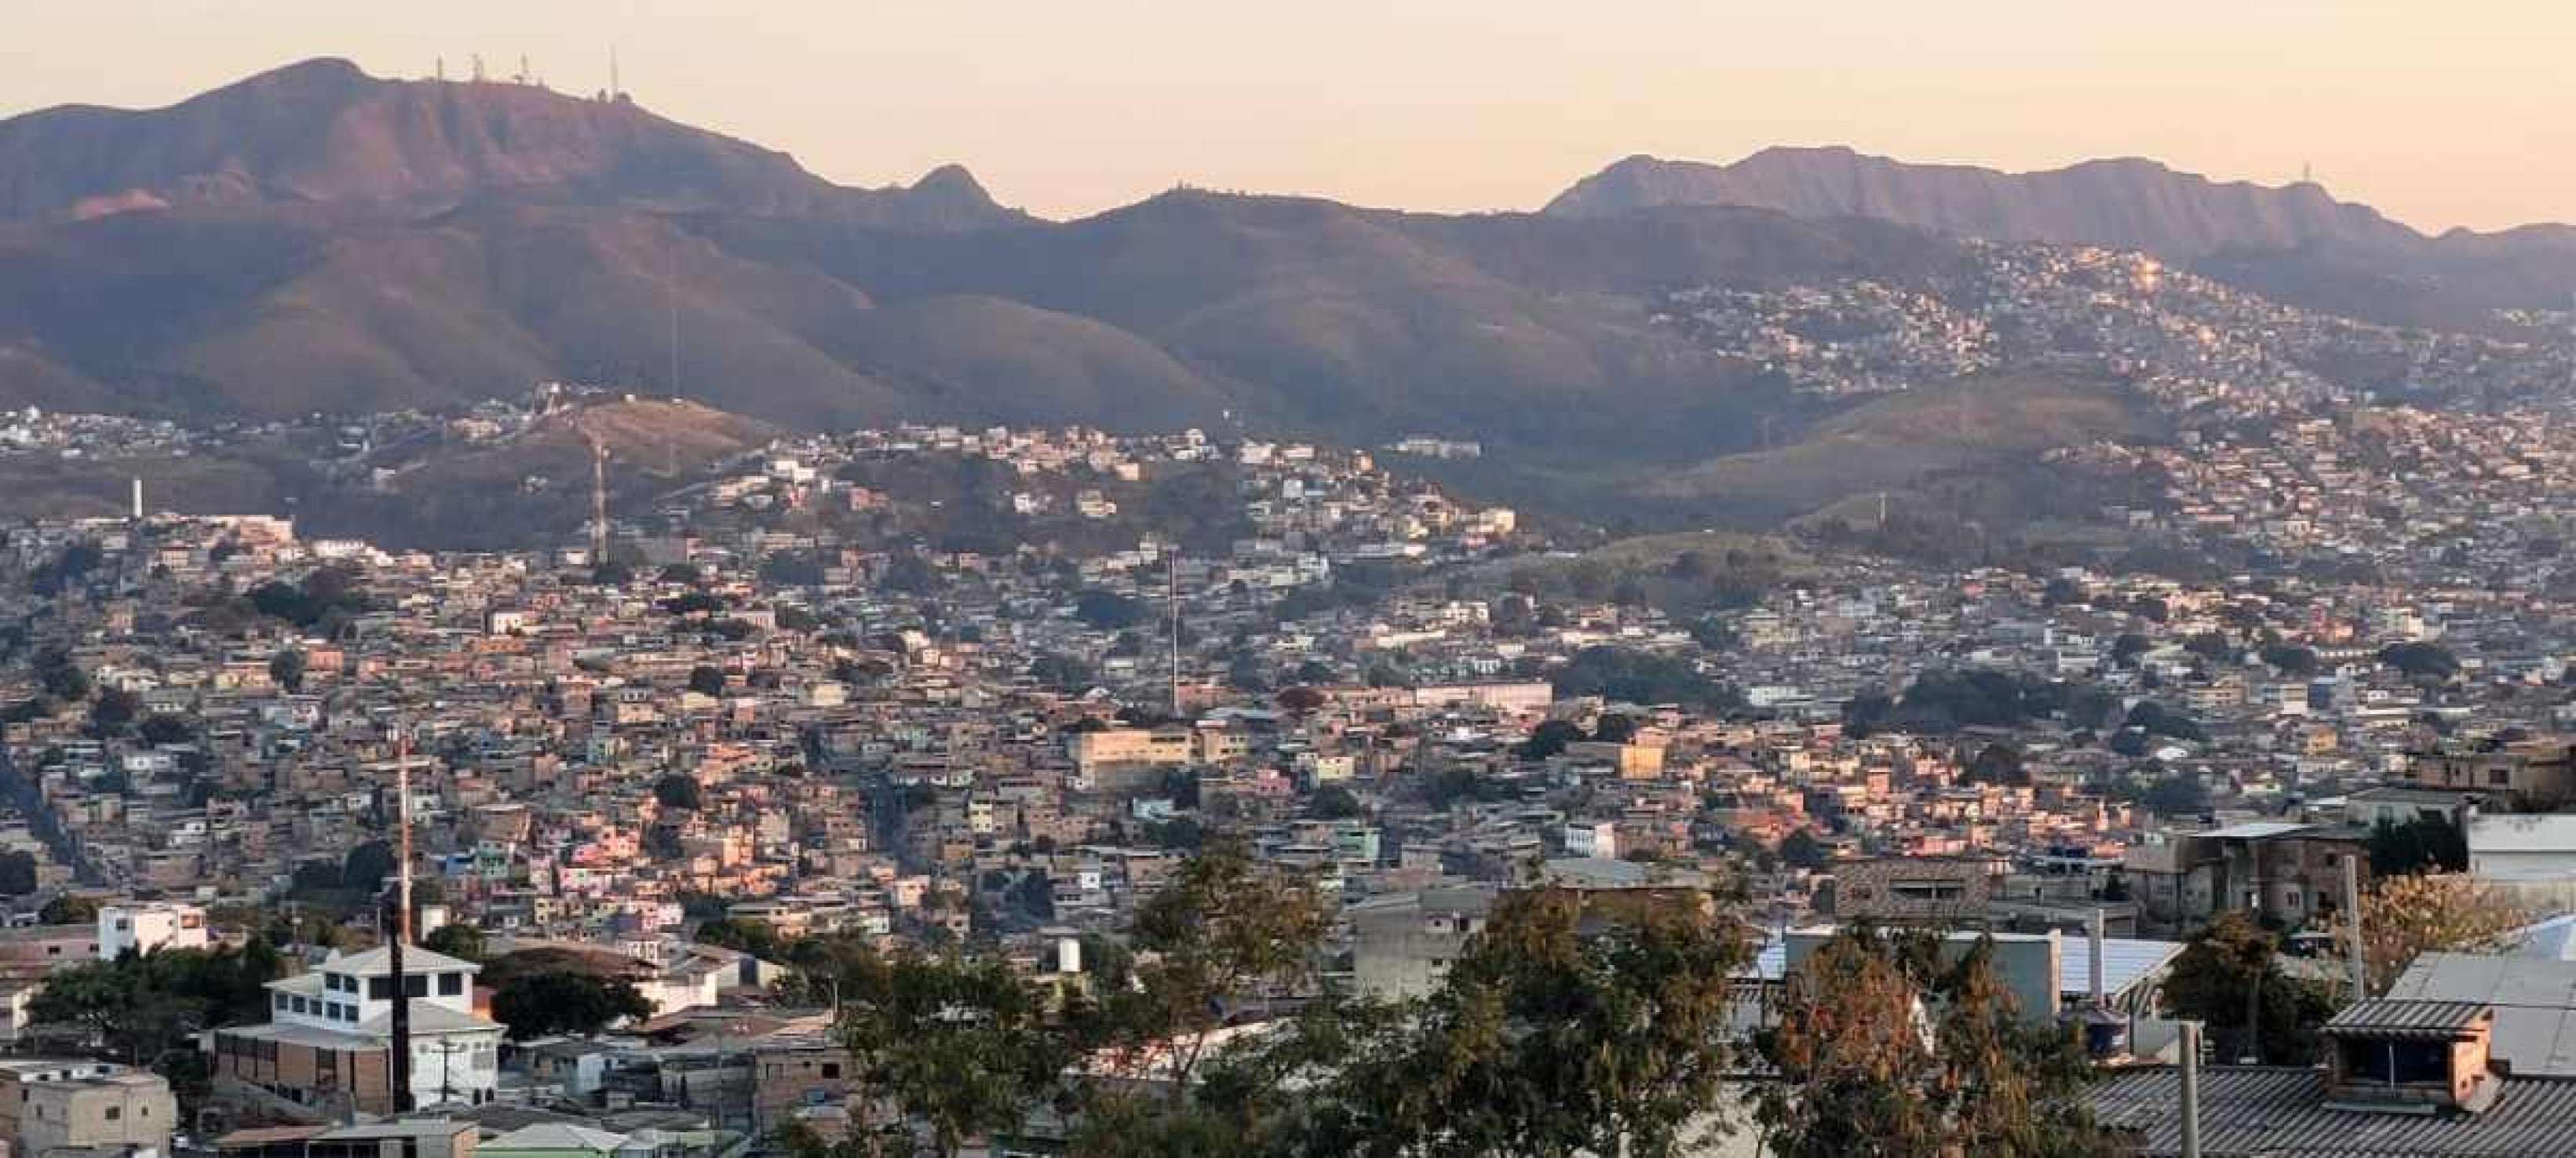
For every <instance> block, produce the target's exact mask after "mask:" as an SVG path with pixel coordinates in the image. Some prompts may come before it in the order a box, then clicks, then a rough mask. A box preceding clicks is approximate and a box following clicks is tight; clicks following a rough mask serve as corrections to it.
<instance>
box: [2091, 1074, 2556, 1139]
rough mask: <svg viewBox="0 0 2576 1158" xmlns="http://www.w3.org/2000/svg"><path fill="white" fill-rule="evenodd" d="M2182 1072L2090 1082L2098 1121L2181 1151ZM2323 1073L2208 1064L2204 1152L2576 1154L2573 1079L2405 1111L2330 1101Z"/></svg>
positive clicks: (2516, 1083)
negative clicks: (2336, 1105)
mask: <svg viewBox="0 0 2576 1158" xmlns="http://www.w3.org/2000/svg"><path fill="white" fill-rule="evenodd" d="M2181 1084H2182V1079H2181V1076H2180V1075H2179V1074H2178V1073H2176V1072H2175V1071H2174V1070H2173V1069H2171V1068H2170V1067H2157V1068H2151V1069H2135V1070H2128V1071H2124V1072H2122V1073H2118V1074H2115V1075H2112V1076H2111V1077H2108V1078H2105V1079H2103V1081H2102V1082H2101V1083H2100V1084H2099V1085H2096V1086H2094V1087H2093V1094H2092V1100H2093V1112H2094V1114H2095V1115H2096V1116H2097V1117H2098V1118H2099V1119H2100V1120H2101V1122H2102V1124H2103V1125H2105V1126H2109V1127H2112V1128H2115V1129H2118V1130H2121V1131H2123V1132H2125V1133H2127V1134H2129V1135H2130V1136H2131V1137H2133V1138H2135V1139H2136V1140H2137V1145H2138V1151H2139V1153H2141V1154H2150V1155H2166V1154H2179V1153H2181V1152H2182V1119H2181V1111H2180V1110H2179V1108H2178V1107H2179V1106H2180V1105H2181V1102H2180V1098H2181V1092H2182V1091H2181ZM2325 1084H2326V1079H2325V1071H2323V1070H2312V1069H2275V1068H2265V1067H2259V1066H2212V1067H2209V1068H2207V1069H2204V1070H2203V1071H2202V1072H2201V1082H2200V1123H2201V1153H2202V1154H2203V1155H2205V1156H2206V1158H2287V1156H2292V1155H2296V1156H2299V1158H2324V1156H2326V1155H2356V1156H2357V1155H2368V1156H2370V1158H2394V1156H2396V1155H2410V1156H2418V1158H2454V1156H2457V1158H2472V1156H2474V1158H2502V1156H2504V1155H2541V1154H2567V1153H2570V1152H2576V1082H2567V1081H2553V1080H2549V1079H2531V1078H2508V1079H2504V1081H2503V1084H2502V1087H2501V1089H2500V1091H2499V1092H2498V1094H2497V1097H2496V1101H2495V1104H2494V1105H2493V1106H2492V1107H2490V1108H2489V1109H2488V1110H2487V1111H2486V1112H2484V1113H2480V1114H2456V1113H2453V1114H2436V1115H2409V1114H2391V1113H2374V1112H2370V1111H2367V1110H2352V1109H2328V1108H2326V1090H2325Z"/></svg>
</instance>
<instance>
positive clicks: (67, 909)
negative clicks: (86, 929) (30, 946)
mask: <svg viewBox="0 0 2576 1158" xmlns="http://www.w3.org/2000/svg"><path fill="white" fill-rule="evenodd" d="M36 920H37V922H38V923H40V924H46V925H95V924H97V923H98V902H97V901H94V900H91V899H90V898H88V897H76V896H73V895H72V894H70V893H63V894H61V895H59V896H56V897H54V898H52V899H51V900H48V901H46V902H45V904H44V907H43V908H40V909H37V910H36Z"/></svg>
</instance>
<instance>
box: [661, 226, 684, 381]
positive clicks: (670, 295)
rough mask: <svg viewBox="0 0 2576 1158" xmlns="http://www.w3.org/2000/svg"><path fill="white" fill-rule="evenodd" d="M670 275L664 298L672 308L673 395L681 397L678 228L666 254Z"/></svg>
mask: <svg viewBox="0 0 2576 1158" xmlns="http://www.w3.org/2000/svg"><path fill="white" fill-rule="evenodd" d="M664 259H665V261H666V262H667V263H668V269H667V272H668V274H669V276H667V277H665V278H663V279H662V299H663V302H664V304H665V305H667V306H669V307H670V310H671V397H673V398H678V397H680V238H679V235H678V232H677V230H676V229H675V230H674V231H673V234H672V237H671V248H670V250H669V252H668V253H666V254H665V255H664Z"/></svg>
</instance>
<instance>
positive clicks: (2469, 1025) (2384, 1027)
mask: <svg viewBox="0 0 2576 1158" xmlns="http://www.w3.org/2000/svg"><path fill="white" fill-rule="evenodd" d="M2486 1016H2487V1007H2486V1004H2485V1003H2484V1002H2478V1001H2415V1000H2409V999H2406V998H2386V997H2383V998H2380V999H2379V1000H2376V1001H2357V1002H2354V1003H2353V1004H2351V1005H2347V1006H2345V1007H2343V1009H2342V1010H2341V1011H2340V1012H2338V1013H2336V1014H2335V1015H2334V1017H2333V1018H2332V1019H2330V1020H2328V1021H2327V1022H2326V1032H2327V1033H2330V1034H2334V1035H2337V1036H2340V1037H2366V1038H2375V1039H2383V1040H2384V1039H2390V1038H2398V1039H2410V1040H2434V1039H2439V1038H2446V1037H2457V1036H2460V1035H2461V1034H2464V1033H2467V1032H2469V1031H2470V1030H2471V1029H2473V1028H2475V1027H2476V1026H2477V1024H2478V1022H2479V1021H2480V1020H2481V1019H2483V1018H2484V1017H2486Z"/></svg>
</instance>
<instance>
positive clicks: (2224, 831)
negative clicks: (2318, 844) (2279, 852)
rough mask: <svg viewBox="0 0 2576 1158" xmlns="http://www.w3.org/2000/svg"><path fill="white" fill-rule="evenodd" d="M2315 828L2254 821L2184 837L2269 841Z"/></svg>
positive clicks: (2309, 825) (2310, 825) (2277, 822)
mask: <svg viewBox="0 0 2576 1158" xmlns="http://www.w3.org/2000/svg"><path fill="white" fill-rule="evenodd" d="M2315 827H2316V825H2313V824H2293V823H2291V822H2289V821H2285V820H2256V821H2250V822H2248V823H2245V824H2231V825H2229V826H2227V827H2225V828H2213V829H2210V830H2209V831H2207V832H2194V833H2187V834H2186V835H2189V836H2206V837H2213V838H2216V839H2219V840H2270V839H2272V838H2273V837H2276V836H2288V835H2290V834H2291V833H2294V832H2305V831H2307V830H2309V829H2311V828H2315Z"/></svg>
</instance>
